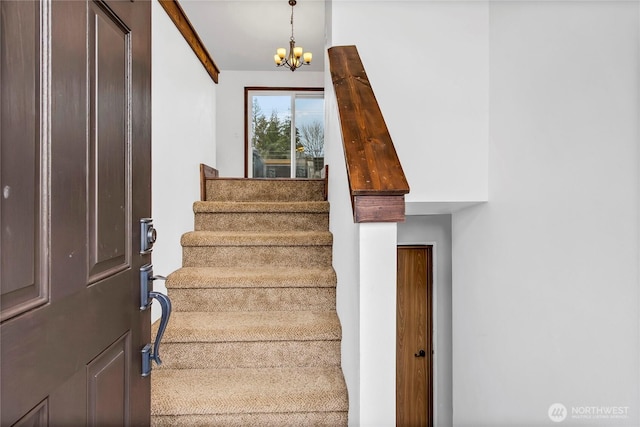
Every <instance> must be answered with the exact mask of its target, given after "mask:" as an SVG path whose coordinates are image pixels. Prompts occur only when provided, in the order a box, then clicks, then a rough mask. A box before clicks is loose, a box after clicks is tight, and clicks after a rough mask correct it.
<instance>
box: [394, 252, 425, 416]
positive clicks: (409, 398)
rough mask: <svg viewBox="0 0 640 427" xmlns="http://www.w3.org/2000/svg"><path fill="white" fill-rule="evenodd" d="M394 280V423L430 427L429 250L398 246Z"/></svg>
mask: <svg viewBox="0 0 640 427" xmlns="http://www.w3.org/2000/svg"><path fill="white" fill-rule="evenodd" d="M397 277H398V278H397V280H398V283H397V319H396V321H397V323H396V327H397V335H396V339H397V343H396V423H397V425H398V426H402V427H405V426H412V427H413V426H432V425H433V396H432V394H433V368H432V356H431V355H432V344H431V342H432V332H431V330H432V314H431V313H432V306H431V304H432V282H433V280H432V278H433V262H432V247H431V246H401V247H398V276H397Z"/></svg>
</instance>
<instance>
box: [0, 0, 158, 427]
mask: <svg viewBox="0 0 640 427" xmlns="http://www.w3.org/2000/svg"><path fill="white" fill-rule="evenodd" d="M0 14H1V25H0V31H1V34H0V49H1V52H0V56H1V74H0V76H1V78H2V97H1V98H2V100H1V112H0V113H1V114H0V116H1V120H2V122H1V136H0V148H1V150H0V162H1V172H0V174H1V188H2V193H1V196H0V203H1V205H0V212H1V216H0V222H1V245H0V258H1V262H2V269H1V273H0V291H1V293H2V294H1V311H0V313H1V316H2V323H1V325H0V352H1V354H0V369H1V380H0V381H1V390H0V413H1V415H0V425H2V426H11V425H53V426H80V425H92V426H116V425H117V426H127V425H148V424H149V423H150V409H149V408H150V383H149V381H150V380H149V378H142V377H141V375H140V373H141V362H140V350H141V348H142V347H143V345H144V344H146V343H147V342H149V341H150V325H149V311H148V310H147V311H145V312H140V310H139V306H140V287H139V276H140V273H139V270H140V267H141V266H142V265H143V264H145V263H147V262H149V261H150V259H149V257H150V255H141V254H140V225H139V219H140V218H142V217H148V216H150V213H151V196H150V189H151V165H150V158H151V156H150V154H151V139H150V138H151V128H150V125H151V120H150V118H151V111H150V108H151V103H150V100H151V61H150V56H151V33H150V28H151V4H150V2H148V1H135V2H134V1H105V2H103V1H90V0H89V1H87V0H84V1H80V0H73V1H48V0H41V1H2V2H0Z"/></svg>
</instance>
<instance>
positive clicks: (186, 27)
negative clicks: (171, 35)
mask: <svg viewBox="0 0 640 427" xmlns="http://www.w3.org/2000/svg"><path fill="white" fill-rule="evenodd" d="M158 2H159V3H160V6H162V8H163V9H164V10H165V12H167V15H169V18H170V19H171V21H172V22H173V23H174V25H175V26H176V28H177V29H178V31H180V34H182V37H184V39H185V40H186V41H187V43H188V44H189V46H190V47H191V50H193V53H195V54H196V56H197V57H198V59H199V60H200V62H201V63H202V66H203V67H204V69H205V70H207V73H209V76H211V79H212V80H213V81H214V83H218V75H219V74H220V69H219V68H218V66H217V65H216V63H215V62H214V61H213V58H211V55H210V54H209V51H208V50H207V48H206V47H204V43H202V40H200V36H198V33H197V32H196V30H195V28H193V25H191V21H189V18H187V15H186V14H185V13H184V10H182V6H180V3H178V0H158Z"/></svg>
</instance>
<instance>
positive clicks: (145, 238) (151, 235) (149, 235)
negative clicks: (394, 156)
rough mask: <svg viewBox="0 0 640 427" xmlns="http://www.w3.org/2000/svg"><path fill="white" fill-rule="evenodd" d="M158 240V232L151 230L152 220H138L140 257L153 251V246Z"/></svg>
mask: <svg viewBox="0 0 640 427" xmlns="http://www.w3.org/2000/svg"><path fill="white" fill-rule="evenodd" d="M157 238H158V232H157V231H156V229H155V228H153V219H151V218H142V219H141V220H140V255H146V254H149V253H151V251H152V250H153V244H154V243H155V242H156V239H157Z"/></svg>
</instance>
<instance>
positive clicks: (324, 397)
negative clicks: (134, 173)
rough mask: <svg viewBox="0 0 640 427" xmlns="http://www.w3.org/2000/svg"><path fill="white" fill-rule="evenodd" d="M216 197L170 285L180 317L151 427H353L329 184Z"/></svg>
mask: <svg viewBox="0 0 640 427" xmlns="http://www.w3.org/2000/svg"><path fill="white" fill-rule="evenodd" d="M206 189H207V201H205V202H195V203H194V213H195V221H194V224H195V226H194V230H195V231H192V232H188V233H185V234H184V236H183V237H182V241H181V244H182V245H183V268H181V269H179V270H178V271H176V272H174V273H172V274H171V275H170V276H169V277H168V278H167V288H168V290H169V296H170V297H171V299H172V303H173V309H174V313H173V314H172V317H171V321H170V323H169V327H168V328H167V331H166V333H165V336H164V338H163V342H162V345H161V347H160V355H161V356H162V360H163V362H164V364H163V365H162V367H159V368H155V369H154V371H153V374H152V377H151V378H152V402H151V414H152V425H155V426H252V425H253V426H305V425H314V426H340V425H346V424H347V411H348V397H347V390H346V386H345V382H344V378H343V375H342V370H341V368H340V339H341V328H340V322H339V320H338V317H337V315H336V311H335V295H336V294H335V286H336V275H335V271H334V270H333V268H332V259H331V256H332V243H333V239H332V235H331V233H330V232H329V227H328V225H329V204H328V203H327V202H326V201H324V200H323V199H324V182H323V181H320V180H246V179H216V180H209V181H207V186H206ZM155 327H157V324H156V325H154V335H155Z"/></svg>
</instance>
